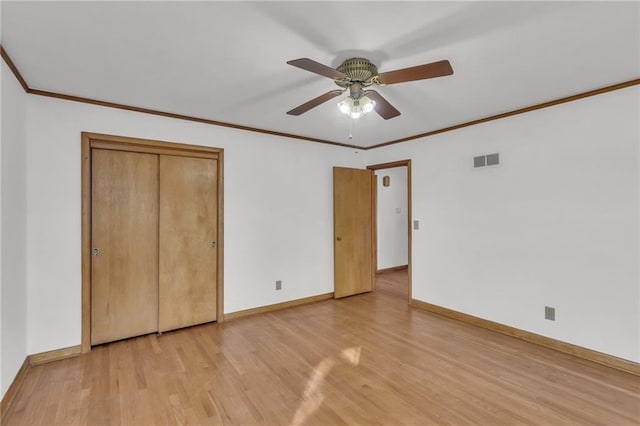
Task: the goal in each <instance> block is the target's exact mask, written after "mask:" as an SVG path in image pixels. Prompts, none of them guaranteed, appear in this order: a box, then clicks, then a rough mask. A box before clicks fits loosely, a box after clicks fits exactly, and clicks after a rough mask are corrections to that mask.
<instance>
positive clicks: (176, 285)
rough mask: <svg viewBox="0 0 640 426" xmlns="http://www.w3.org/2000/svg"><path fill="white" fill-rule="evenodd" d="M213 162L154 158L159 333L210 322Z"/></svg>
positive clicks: (213, 314) (214, 238)
mask: <svg viewBox="0 0 640 426" xmlns="http://www.w3.org/2000/svg"><path fill="white" fill-rule="evenodd" d="M216 230H217V161H216V160H213V159H205V158H193V157H178V156H169V155H161V156H160V259H159V260H160V267H159V329H160V331H166V330H172V329H176V328H181V327H187V326H190V325H195V324H201V323H205V322H211V321H215V320H216V276H217V264H216V259H217V256H216V250H217V247H216V245H217V235H216Z"/></svg>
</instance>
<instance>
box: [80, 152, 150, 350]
mask: <svg viewBox="0 0 640 426" xmlns="http://www.w3.org/2000/svg"><path fill="white" fill-rule="evenodd" d="M91 184H92V200H91V212H92V213H91V214H92V219H91V226H92V229H91V236H92V242H91V243H92V248H93V249H92V257H91V344H92V345H95V344H99V343H104V342H110V341H114V340H119V339H124V338H127V337H133V336H138V335H142V334H147V333H151V332H154V331H157V330H158V309H157V300H158V156H157V155H153V154H142V153H135V152H122V151H113V150H102V149H93V150H92V179H91Z"/></svg>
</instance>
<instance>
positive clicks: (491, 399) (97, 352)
mask: <svg viewBox="0 0 640 426" xmlns="http://www.w3.org/2000/svg"><path fill="white" fill-rule="evenodd" d="M405 287H406V272H392V273H386V274H383V275H379V276H378V278H377V285H376V291H375V292H374V293H369V294H364V295H359V296H354V297H350V298H346V299H341V300H328V301H324V302H319V303H315V304H313V305H308V306H301V307H297V308H291V309H286V310H282V311H278V312H274V313H268V314H260V315H255V316H251V317H246V318H241V319H237V320H233V321H230V322H228V323H224V324H222V325H217V324H208V325H203V326H197V327H192V328H188V329H183V330H179V331H175V332H170V333H165V334H163V335H162V336H157V335H149V336H143V337H139V338H135V339H130V340H126V341H121V342H116V343H111V344H107V345H103V346H99V347H96V348H94V350H93V351H92V352H91V353H89V354H86V355H82V356H79V357H76V358H71V359H66V360H62V361H57V362H52V363H49V364H44V365H38V366H35V367H33V368H31V370H30V371H29V373H28V375H27V377H26V379H25V382H24V384H23V386H22V388H21V389H20V391H19V392H18V394H17V395H16V398H15V400H14V402H13V404H12V406H11V407H10V409H9V412H8V413H7V416H6V417H5V418H4V419H3V425H6V426H11V425H81V424H82V425H116V424H123V425H125V424H127V425H151V424H158V425H175V424H225V425H226V424H229V425H303V424H304V425H354V424H362V425H402V424H414V425H415V424H419V425H424V424H447V425H492V426H493V425H514V424H527V425H565V424H567V425H589V424H598V425H633V424H640V380H639V379H638V377H636V376H633V375H630V374H627V373H624V372H621V371H617V370H614V369H611V368H608V367H605V366H602V365H599V364H595V363H591V362H589V361H585V360H582V359H579V358H575V357H572V356H570V355H567V354H563V353H560V352H556V351H553V350H550V349H546V348H542V347H538V346H536V345H534V344H531V343H528V342H524V341H520V340H517V339H514V338H511V337H508V336H504V335H501V334H498V333H494V332H491V331H488V330H484V329H480V328H476V327H473V326H470V325H467V324H463V323H460V322H457V321H454V320H450V319H446V318H442V317H439V316H436V315H433V314H429V313H426V312H422V311H420V310H417V309H414V308H410V307H408V306H407V296H406V288H405Z"/></svg>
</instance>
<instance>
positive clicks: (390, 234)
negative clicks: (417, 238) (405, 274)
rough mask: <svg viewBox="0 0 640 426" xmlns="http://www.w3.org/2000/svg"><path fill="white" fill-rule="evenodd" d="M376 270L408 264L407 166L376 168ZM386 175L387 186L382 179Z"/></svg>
mask: <svg viewBox="0 0 640 426" xmlns="http://www.w3.org/2000/svg"><path fill="white" fill-rule="evenodd" d="M376 175H377V176H378V188H377V192H378V199H377V210H378V212H377V213H378V217H377V221H378V223H377V226H378V269H385V268H392V267H394V266H403V265H406V264H407V167H394V168H391V169H382V170H377V171H376ZM384 176H389V179H390V185H389V186H384V185H383V184H382V178H383V177H384Z"/></svg>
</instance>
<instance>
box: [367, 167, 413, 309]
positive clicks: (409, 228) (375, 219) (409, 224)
mask: <svg viewBox="0 0 640 426" xmlns="http://www.w3.org/2000/svg"><path fill="white" fill-rule="evenodd" d="M394 167H406V168H407V266H408V276H407V281H408V282H407V286H408V291H407V293H408V294H407V297H408V299H407V303H411V297H412V287H411V271H412V269H411V259H412V256H411V247H412V245H413V244H412V242H411V233H412V226H413V223H412V219H411V217H412V213H411V160H399V161H392V162H389V163H381V164H374V165H371V166H367V169H369V170H373V171H376V170H383V169H392V168H394ZM376 184H377V183H376ZM373 194H374V195H373V196H374V203H373V204H374V211H373V232H374V241H375V242H376V243H375V244H374V251H375V252H374V259H375V262H376V270H377V261H378V256H377V250H378V248H377V247H378V245H377V241H378V200H377V197H378V191H377V190H376V191H374V192H373Z"/></svg>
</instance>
